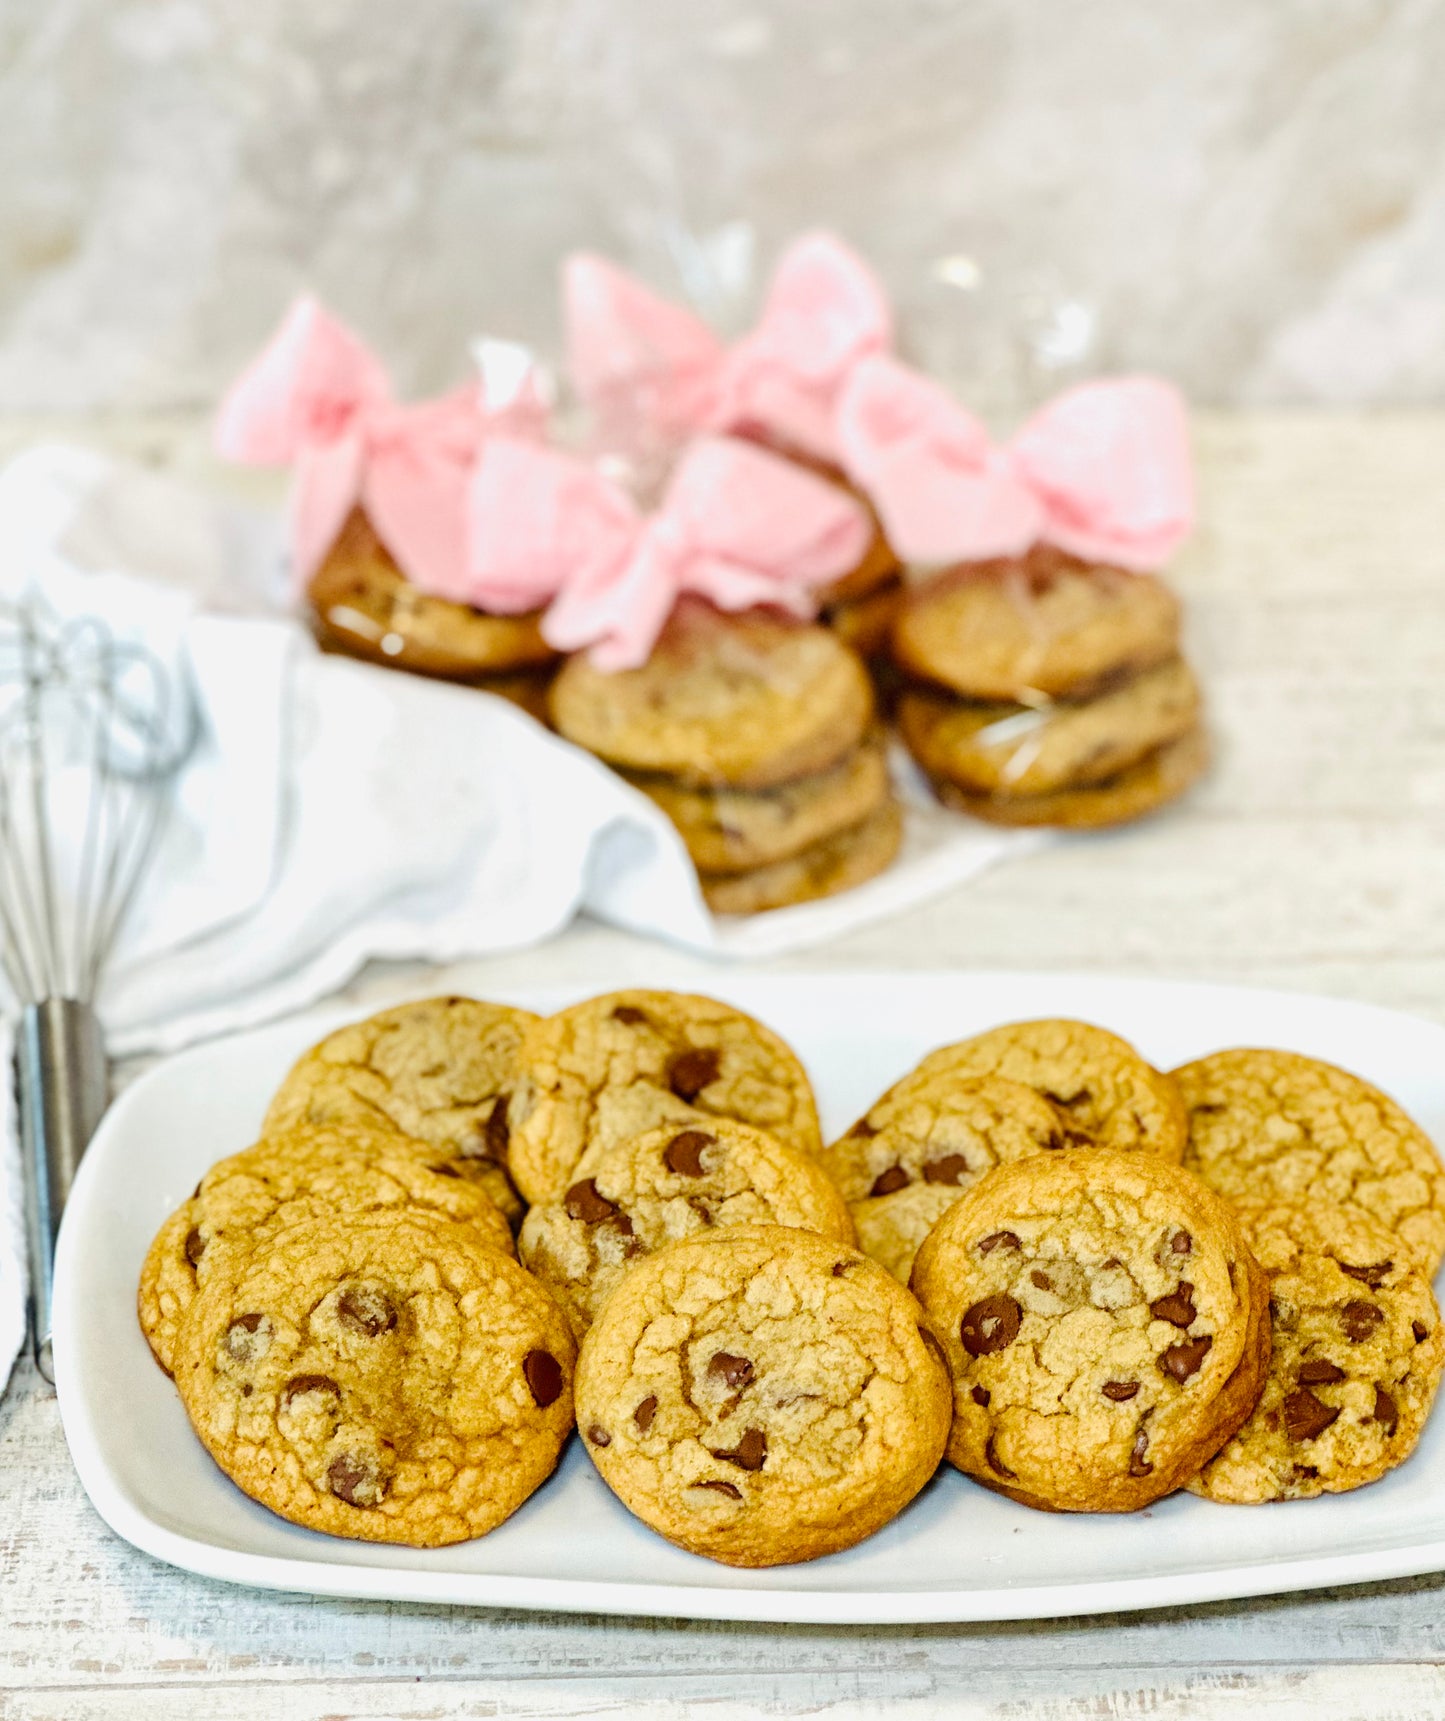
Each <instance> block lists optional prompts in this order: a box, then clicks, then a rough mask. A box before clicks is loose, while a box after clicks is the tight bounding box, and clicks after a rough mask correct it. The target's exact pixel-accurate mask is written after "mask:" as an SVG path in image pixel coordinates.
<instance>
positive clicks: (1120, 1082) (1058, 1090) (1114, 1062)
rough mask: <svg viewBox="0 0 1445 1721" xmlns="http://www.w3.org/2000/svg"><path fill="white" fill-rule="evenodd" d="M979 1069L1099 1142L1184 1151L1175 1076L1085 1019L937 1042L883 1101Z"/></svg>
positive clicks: (1184, 1126)
mask: <svg viewBox="0 0 1445 1721" xmlns="http://www.w3.org/2000/svg"><path fill="white" fill-rule="evenodd" d="M980 1076H1003V1077H1004V1078H1005V1079H1006V1080H1008V1081H1012V1082H1022V1083H1023V1084H1024V1086H1025V1087H1030V1088H1033V1089H1034V1091H1035V1092H1036V1093H1038V1094H1041V1095H1042V1096H1043V1098H1044V1099H1046V1100H1048V1101H1049V1103H1050V1104H1051V1105H1052V1106H1054V1107H1055V1108H1056V1110H1057V1111H1058V1112H1059V1113H1060V1114H1061V1116H1062V1117H1063V1119H1064V1122H1065V1125H1066V1127H1067V1128H1068V1129H1070V1130H1072V1131H1074V1132H1075V1133H1077V1134H1078V1135H1081V1136H1084V1137H1087V1138H1088V1139H1089V1140H1090V1141H1092V1142H1094V1143H1095V1144H1096V1145H1097V1146H1099V1147H1108V1148H1114V1149H1117V1150H1120V1151H1127V1150H1130V1149H1133V1148H1143V1149H1144V1150H1145V1151H1146V1152H1150V1153H1157V1154H1161V1155H1162V1156H1163V1157H1164V1158H1165V1159H1171V1160H1177V1159H1179V1158H1180V1157H1181V1156H1182V1155H1183V1152H1184V1143H1185V1139H1186V1137H1187V1135H1188V1118H1187V1115H1186V1113H1185V1110H1184V1102H1183V1100H1182V1099H1181V1098H1180V1096H1179V1090H1178V1088H1177V1087H1176V1085H1175V1083H1174V1079H1173V1077H1171V1076H1166V1075H1163V1074H1162V1073H1161V1072H1160V1071H1158V1070H1156V1069H1154V1068H1152V1067H1151V1066H1150V1065H1149V1064H1147V1063H1146V1062H1145V1061H1144V1059H1143V1058H1141V1057H1140V1056H1139V1054H1138V1052H1136V1051H1135V1050H1134V1048H1133V1047H1132V1046H1131V1045H1130V1044H1129V1042H1128V1041H1127V1040H1123V1039H1120V1037H1119V1036H1118V1035H1117V1034H1111V1033H1110V1032H1109V1031H1108V1030H1107V1029H1106V1028H1096V1027H1094V1026H1093V1025H1092V1024H1091V1023H1089V1022H1071V1021H1052V1020H1045V1021H1039V1022H1010V1023H1008V1024H1007V1025H1006V1026H1004V1027H1001V1028H991V1029H989V1030H988V1032H987V1033H983V1034H976V1035H975V1036H974V1037H973V1038H972V1039H971V1040H960V1041H958V1042H957V1044H955V1045H951V1046H941V1047H940V1048H939V1049H938V1050H937V1051H936V1052H930V1053H929V1054H928V1056H927V1057H926V1058H924V1059H923V1061H922V1062H921V1063H920V1064H919V1065H918V1068H917V1069H916V1070H915V1071H914V1073H913V1075H912V1076H909V1077H905V1079H904V1081H903V1082H902V1083H900V1084H899V1085H898V1087H896V1088H894V1089H892V1090H890V1095H885V1100H887V1099H888V1098H890V1097H892V1096H900V1097H901V1098H902V1099H907V1098H908V1096H909V1093H910V1088H911V1085H912V1084H915V1083H922V1082H926V1081H932V1080H933V1079H934V1078H944V1079H952V1080H956V1081H963V1080H970V1079H977V1078H978V1077H980ZM880 1103H882V1102H880ZM872 1115H873V1114H872V1113H870V1114H869V1118H870V1119H871V1118H872Z"/></svg>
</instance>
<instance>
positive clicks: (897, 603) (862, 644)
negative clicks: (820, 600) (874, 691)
mask: <svg viewBox="0 0 1445 1721" xmlns="http://www.w3.org/2000/svg"><path fill="white" fill-rule="evenodd" d="M902 607H903V581H902V578H901V577H900V576H898V575H894V576H893V577H892V578H890V579H889V580H888V581H887V582H886V584H884V585H880V586H879V587H877V588H876V590H874V591H870V592H866V593H864V595H863V596H862V597H852V598H842V599H839V600H837V601H835V602H832V603H828V604H825V605H824V606H823V608H822V610H821V611H820V612H819V615H818V619H819V621H821V622H822V623H823V625H824V627H830V628H832V630H833V632H834V633H836V634H837V636H838V637H839V639H841V640H842V641H843V642H844V643H845V644H846V645H851V646H852V648H853V650H854V651H856V652H857V653H858V655H859V656H860V657H862V658H873V657H878V656H880V655H882V654H883V653H885V652H887V651H888V650H889V649H890V646H891V643H892V639H893V624H894V622H895V621H896V620H897V619H898V612H899V610H900V609H901V608H902Z"/></svg>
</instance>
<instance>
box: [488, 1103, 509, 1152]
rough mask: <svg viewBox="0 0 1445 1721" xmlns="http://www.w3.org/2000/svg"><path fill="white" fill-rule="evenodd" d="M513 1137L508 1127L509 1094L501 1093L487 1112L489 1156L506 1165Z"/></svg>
mask: <svg viewBox="0 0 1445 1721" xmlns="http://www.w3.org/2000/svg"><path fill="white" fill-rule="evenodd" d="M511 1139H512V1132H511V1131H510V1130H509V1129H508V1128H507V1096H506V1094H499V1095H498V1096H497V1099H496V1101H495V1103H494V1104H493V1106H492V1109H491V1111H489V1112H488V1113H487V1126H486V1141H487V1157H488V1158H489V1159H494V1160H495V1161H496V1162H497V1164H498V1165H505V1164H506V1163H507V1148H508V1147H509V1146H510V1144H511Z"/></svg>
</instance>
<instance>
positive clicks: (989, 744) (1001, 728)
mask: <svg viewBox="0 0 1445 1721" xmlns="http://www.w3.org/2000/svg"><path fill="white" fill-rule="evenodd" d="M1199 706H1200V701H1199V684H1198V682H1196V681H1195V679H1194V675H1193V672H1192V671H1191V670H1190V668H1189V666H1188V664H1186V663H1185V662H1184V661H1183V659H1182V658H1177V657H1176V658H1173V659H1172V660H1171V661H1170V662H1168V663H1162V664H1160V665H1159V666H1158V667H1157V668H1155V669H1147V670H1144V671H1143V672H1142V673H1141V674H1139V675H1137V676H1135V677H1133V678H1132V679H1131V680H1129V681H1126V682H1124V683H1122V684H1121V685H1120V686H1117V687H1114V688H1112V689H1111V690H1110V691H1109V692H1107V693H1102V694H1100V695H1099V696H1098V698H1096V699H1089V700H1084V701H1072V702H1055V703H1052V704H1045V705H1038V706H1026V705H977V704H965V703H964V702H963V701H962V700H959V699H955V698H952V697H951V696H950V695H948V694H943V693H934V692H931V691H926V690H923V689H915V690H912V691H910V692H908V693H905V694H904V695H903V697H902V699H901V700H900V701H899V705H898V727H899V731H900V733H901V734H902V736H903V739H904V741H905V742H906V743H907V745H908V750H909V752H910V753H912V754H913V756H914V758H915V759H917V761H918V763H919V764H920V765H922V767H923V769H924V770H925V771H927V773H928V774H929V776H930V777H936V778H940V779H942V780H943V781H945V782H950V783H954V784H956V785H957V786H958V787H959V788H961V789H963V790H965V791H966V792H967V793H969V794H973V795H999V796H1033V795H1045V794H1049V793H1051V792H1052V791H1054V790H1056V789H1064V788H1079V787H1082V786H1085V785H1087V784H1091V783H1101V782H1105V781H1107V780H1108V779H1109V778H1111V777H1117V776H1118V775H1119V774H1120V772H1122V771H1124V770H1127V769H1128V767H1129V766H1131V765H1135V764H1137V763H1138V762H1139V760H1141V759H1143V758H1144V757H1145V756H1146V755H1147V754H1150V753H1153V752H1155V751H1156V750H1157V749H1158V748H1160V747H1162V746H1164V745H1165V744H1166V743H1167V742H1170V741H1177V740H1178V739H1179V738H1180V736H1182V735H1184V734H1186V733H1188V731H1189V730H1191V729H1193V728H1194V727H1195V726H1196V725H1197V723H1198V721H1199Z"/></svg>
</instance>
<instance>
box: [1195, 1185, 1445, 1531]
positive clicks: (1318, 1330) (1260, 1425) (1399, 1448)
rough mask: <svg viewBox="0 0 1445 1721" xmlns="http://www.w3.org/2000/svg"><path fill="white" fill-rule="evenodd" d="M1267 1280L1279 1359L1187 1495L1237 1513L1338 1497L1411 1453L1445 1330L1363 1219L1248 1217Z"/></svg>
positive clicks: (1409, 1274) (1243, 1217)
mask: <svg viewBox="0 0 1445 1721" xmlns="http://www.w3.org/2000/svg"><path fill="white" fill-rule="evenodd" d="M1239 1218H1240V1223H1241V1224H1242V1225H1243V1227H1244V1233H1245V1236H1246V1237H1247V1238H1248V1239H1249V1243H1250V1247H1251V1249H1252V1250H1253V1252H1254V1255H1255V1258H1256V1259H1257V1260H1258V1261H1259V1263H1260V1265H1261V1266H1262V1267H1263V1268H1264V1270H1265V1272H1266V1273H1267V1274H1268V1275H1269V1282H1270V1313H1271V1317H1272V1324H1273V1330H1274V1353H1273V1356H1272V1358H1271V1360H1270V1367H1269V1379H1268V1380H1267V1381H1266V1382H1265V1388H1264V1394H1263V1396H1262V1397H1261V1398H1260V1401H1259V1403H1258V1405H1257V1406H1256V1407H1255V1410H1254V1412H1253V1414H1252V1415H1251V1416H1250V1418H1249V1420H1248V1421H1247V1422H1246V1423H1245V1424H1244V1426H1243V1428H1241V1429H1240V1430H1239V1432H1238V1433H1237V1434H1236V1435H1235V1436H1234V1438H1233V1439H1232V1440H1230V1441H1229V1442H1228V1443H1227V1444H1226V1445H1225V1446H1224V1448H1223V1449H1222V1450H1221V1451H1220V1452H1219V1453H1217V1454H1216V1455H1215V1456H1214V1457H1213V1458H1211V1459H1210V1461H1209V1462H1208V1463H1207V1464H1206V1465H1205V1466H1204V1468H1203V1470H1202V1471H1201V1472H1200V1473H1199V1475H1198V1476H1196V1477H1195V1478H1194V1480H1193V1481H1192V1482H1191V1483H1190V1484H1189V1487H1190V1489H1191V1490H1192V1491H1193V1492H1194V1493H1196V1494H1202V1495H1204V1497H1205V1498H1206V1499H1210V1500H1221V1501H1226V1502H1230V1503H1234V1504H1240V1505H1258V1504H1260V1503H1262V1502H1264V1501H1267V1500H1304V1499H1310V1498H1313V1496H1315V1495H1316V1494H1341V1493H1344V1492H1345V1491H1346V1490H1347V1489H1351V1488H1361V1487H1363V1486H1364V1485H1365V1483H1367V1482H1374V1481H1376V1480H1377V1479H1378V1478H1379V1477H1381V1476H1383V1475H1384V1474H1385V1472H1386V1471H1387V1470H1393V1469H1394V1468H1395V1466H1396V1465H1397V1464H1402V1463H1404V1461H1405V1459H1407V1458H1408V1457H1409V1456H1410V1454H1411V1453H1412V1452H1413V1451H1414V1450H1415V1443H1416V1442H1417V1441H1418V1440H1419V1438H1420V1433H1421V1430H1422V1429H1423V1428H1424V1426H1425V1419H1426V1417H1427V1416H1428V1415H1429V1414H1430V1406H1431V1404H1432V1403H1433V1402H1434V1398H1435V1389H1436V1387H1437V1386H1438V1385H1439V1384H1440V1372H1441V1369H1442V1368H1445V1330H1442V1327H1441V1323H1440V1311H1439V1309H1438V1307H1437V1306H1436V1303H1435V1297H1434V1294H1433V1293H1432V1291H1431V1289H1430V1286H1429V1284H1428V1282H1427V1281H1426V1279H1425V1277H1424V1275H1423V1274H1422V1273H1421V1272H1420V1271H1419V1270H1418V1269H1417V1268H1416V1267H1415V1266H1414V1265H1413V1264H1412V1263H1411V1261H1410V1260H1409V1258H1408V1257H1407V1256H1406V1254H1405V1253H1404V1251H1402V1250H1401V1248H1400V1247H1399V1238H1398V1237H1396V1236H1395V1234H1394V1233H1393V1232H1391V1231H1389V1230H1387V1229H1386V1227H1385V1226H1383V1225H1381V1224H1380V1223H1379V1222H1378V1221H1376V1220H1374V1219H1371V1218H1370V1216H1369V1215H1368V1214H1366V1213H1362V1212H1360V1211H1358V1210H1357V1209H1348V1208H1343V1207H1326V1206H1323V1205H1312V1206H1309V1207H1278V1206H1276V1207H1244V1208H1241V1209H1240V1211H1239Z"/></svg>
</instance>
